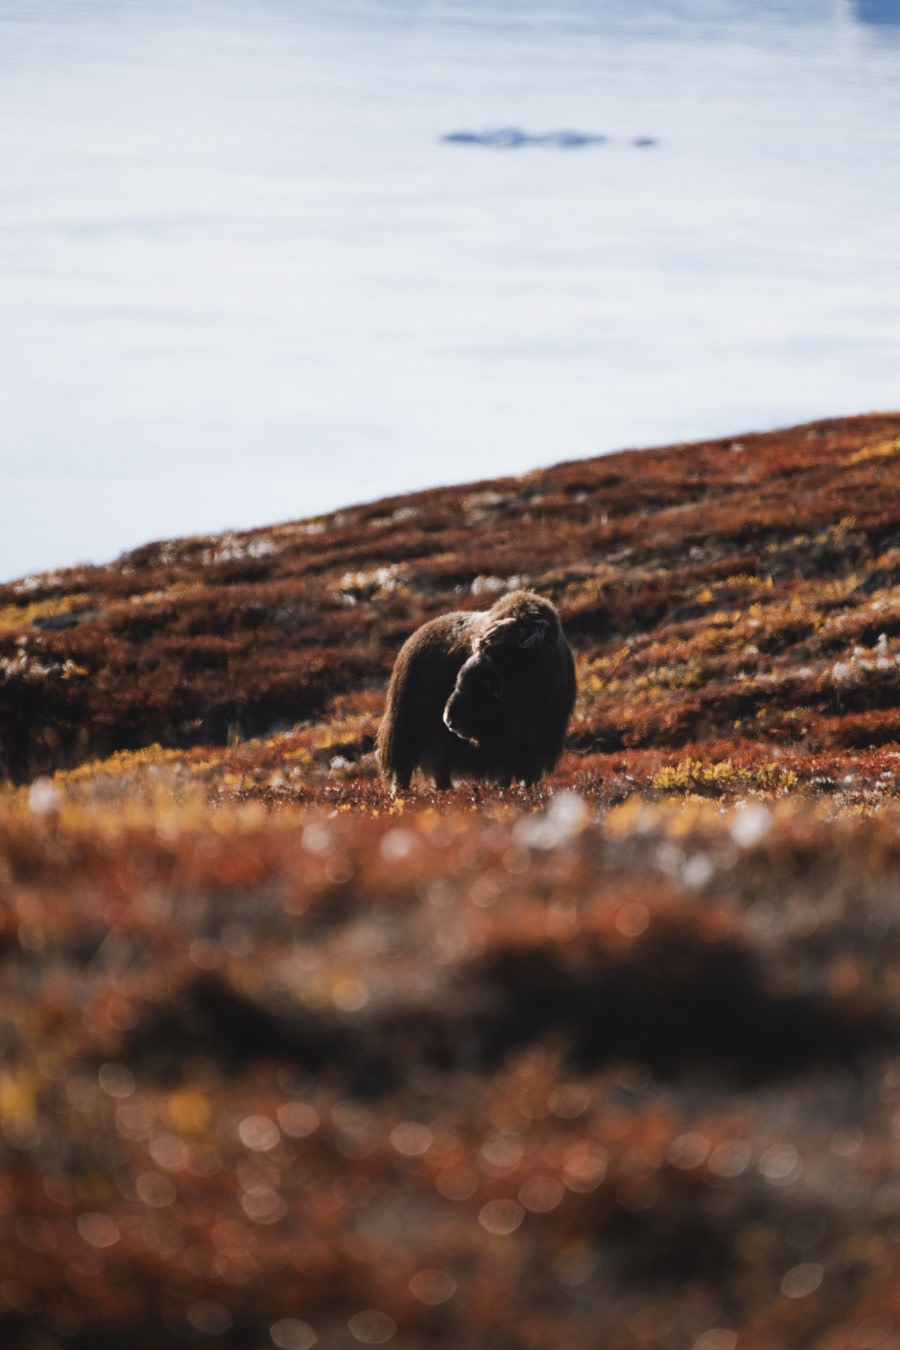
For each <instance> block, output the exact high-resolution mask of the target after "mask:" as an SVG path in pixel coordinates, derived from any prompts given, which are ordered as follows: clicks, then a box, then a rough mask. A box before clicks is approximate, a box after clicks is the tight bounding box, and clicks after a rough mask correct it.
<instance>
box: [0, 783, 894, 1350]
mask: <svg viewBox="0 0 900 1350" xmlns="http://www.w3.org/2000/svg"><path fill="white" fill-rule="evenodd" d="M897 826H898V815H897V812H896V810H895V809H891V808H885V809H883V810H882V811H880V812H879V813H878V814H877V815H874V816H871V817H868V818H861V817H855V816H846V817H844V818H836V817H835V815H834V813H833V812H832V813H831V814H830V815H828V816H826V815H825V814H824V812H823V813H821V814H819V813H817V812H816V811H811V810H810V809H809V808H808V806H804V807H798V806H796V805H793V804H792V803H791V802H788V801H784V802H779V803H776V804H775V805H772V806H764V805H762V804H761V803H759V802H752V803H748V804H747V805H745V806H744V807H743V808H737V809H734V810H730V811H725V812H723V811H722V810H721V808H720V806H719V805H717V804H715V803H704V802H698V801H695V802H693V803H689V804H687V805H684V804H683V803H679V804H678V805H677V806H674V805H673V806H666V805H663V806H657V807H647V806H644V805H640V804H639V803H637V802H632V803H630V804H628V805H626V806H623V807H620V808H618V809H616V810H614V811H613V812H611V813H610V814H608V815H607V816H606V817H602V818H601V817H599V816H597V815H596V814H595V813H594V812H592V811H591V810H590V809H589V808H587V807H586V806H585V803H584V801H583V800H582V799H580V798H578V797H576V796H574V795H572V794H565V793H563V794H561V795H559V796H557V797H556V798H555V799H554V801H553V803H552V804H551V805H550V807H549V808H548V809H547V810H546V811H544V812H543V813H539V814H528V813H522V812H521V811H520V810H517V809H516V808H515V807H514V806H511V805H510V804H509V803H507V802H504V801H502V800H500V799H494V800H491V801H484V802H482V803H481V808H480V811H479V813H478V814H477V815H476V814H473V812H472V811H470V810H465V809H463V810H456V809H454V808H453V807H452V806H451V807H447V808H446V809H443V810H440V811H437V810H435V809H433V808H432V807H431V806H428V805H424V806H423V805H412V806H410V805H404V806H402V807H400V808H397V809H395V810H394V811H393V812H391V813H388V812H385V813H384V814H383V815H381V816H377V815H375V814H371V813H367V812H359V811H352V812H340V811H337V812H334V811H328V812H325V811H322V810H319V809H312V810H307V811H302V812H301V811H298V810H295V809H287V810H284V811H282V812H278V813H275V814H271V813H269V812H267V811H265V810H263V809H261V808H260V807H259V806H258V805H257V806H250V807H247V806H244V807H236V806H234V805H227V804H226V805H222V806H220V807H219V809H217V810H216V811H210V810H209V809H208V808H207V807H206V806H205V804H204V803H203V801H202V799H201V800H199V801H198V802H197V803H196V804H194V805H189V804H185V803H182V804H180V805H179V804H175V805H173V804H172V803H169V804H168V805H165V804H164V803H163V802H162V801H158V802H157V804H156V805H155V806H147V805H143V804H129V803H128V802H127V801H126V802H124V803H123V802H122V800H119V801H113V802H111V803H109V805H108V806H107V807H105V808H104V807H102V806H101V805H99V804H98V802H97V801H93V802H92V803H90V804H89V805H88V806H86V807H85V806H81V805H78V804H77V803H73V802H72V801H71V800H69V799H68V798H67V796H66V794H65V791H64V788H63V786H62V781H60V783H58V784H57V785H56V786H52V785H49V784H46V783H41V784H37V785H36V786H35V787H34V788H33V789H32V791H31V793H30V794H29V795H28V796H26V795H25V794H16V796H15V797H13V796H11V795H8V796H7V797H6V799H5V800H4V801H3V802H2V804H0V944H2V947H0V953H2V961H3V976H4V991H5V992H4V1055H5V1058H4V1067H3V1070H2V1072H0V1194H2V1196H3V1199H4V1205H3V1212H4V1214H5V1215H6V1216H7V1217H6V1219H4V1221H3V1222H4V1224H5V1228H4V1241H3V1242H2V1244H0V1329H2V1330H3V1331H4V1332H5V1333H6V1334H7V1336H8V1338H9V1343H10V1344H17V1345H18V1344H21V1345H23V1346H28V1347H30V1346H31V1345H34V1346H38V1345H40V1346H50V1347H52V1350H57V1347H62V1346H63V1345H66V1346H70V1347H73V1346H74V1347H75V1350H103V1348H104V1347H107V1346H110V1347H111V1346H113V1345H119V1344H122V1342H123V1340H127V1341H128V1342H129V1343H131V1344H133V1345H135V1346H136V1347H139V1348H140V1350H144V1348H145V1347H146V1350H153V1347H157V1346H170V1345H173V1344H178V1343H181V1342H182V1341H185V1342H188V1343H190V1342H193V1343H195V1344H198V1343H199V1344H202V1345H210V1346H211V1345H213V1344H215V1345H218V1346H224V1347H228V1348H229V1350H231V1347H234V1350H239V1348H240V1347H247V1346H259V1345H264V1344H267V1343H274V1344H279V1341H278V1339H273V1338H277V1337H279V1336H280V1337H282V1338H286V1343H287V1344H288V1345H291V1344H307V1345H312V1344H313V1343H314V1342H313V1341H312V1340H311V1339H310V1336H315V1338H316V1341H315V1343H316V1344H318V1345H320V1346H323V1347H325V1350H348V1347H350V1346H354V1345H358V1344H360V1343H362V1344H372V1343H388V1344H395V1345H398V1346H402V1347H404V1348H405V1350H418V1347H423V1348H424V1347H426V1346H432V1345H440V1344H459V1345H466V1346H472V1347H475V1350H481V1347H485V1350H486V1347H488V1346H496V1345H497V1344H498V1343H499V1344H503V1345H506V1346H509V1347H512V1350H519V1348H520V1347H521V1350H529V1348H531V1347H538V1346H541V1347H543V1346H550V1347H555V1350H562V1348H563V1347H564V1346H565V1347H575V1348H576V1350H595V1347H596V1345H597V1344H598V1337H600V1338H601V1339H602V1343H603V1344H604V1345H609V1346H612V1347H616V1348H617V1350H638V1347H658V1346H662V1347H668V1348H669V1350H682V1347H684V1348H685V1350H686V1348H687V1347H691V1346H694V1345H695V1344H696V1343H697V1342H698V1340H699V1339H700V1338H701V1337H703V1336H707V1337H712V1333H713V1332H714V1331H715V1332H717V1333H718V1335H719V1340H718V1341H715V1339H714V1338H712V1339H711V1340H709V1344H722V1345H728V1346H737V1347H739V1350H749V1348H750V1347H753V1348H754V1350H756V1348H757V1347H759V1350H762V1347H767V1350H772V1348H773V1347H776V1348H777V1347H785V1350H787V1348H788V1347H794V1346H798V1345H810V1346H816V1347H820V1350H844V1348H846V1350H850V1347H851V1346H852V1347H854V1350H856V1348H857V1347H858V1346H859V1345H860V1343H861V1342H862V1343H864V1342H865V1337H866V1336H870V1337H871V1336H876V1335H881V1334H882V1333H883V1335H884V1336H885V1337H888V1338H889V1337H890V1335H891V1331H890V1328H891V1327H892V1326H894V1325H900V1316H898V1314H900V1308H898V1305H897V1288H898V1283H897V1275H898V1270H900V1262H898V1255H900V1232H898V1229H897V1224H896V1176H897V1169H898V1165H900V1144H898V1133H897V1130H896V1128H895V1125H896V1121H897V1120H898V1119H900V1083H898V1079H897V1074H896V1071H895V1057H896V1050H897V1042H898V1034H900V1027H898V1023H897V1011H896V990H897V987H898V983H900V943H898V940H897V939H898V924H900V915H898V911H897V895H898V893H900V831H898V828H897ZM885 1327H886V1328H888V1330H887V1331H884V1328H885ZM270 1328H272V1329H273V1330H272V1335H270ZM382 1335H383V1336H384V1338H385V1339H384V1340H383V1341H375V1340H373V1339H372V1337H374V1336H379V1337H381V1336H382ZM873 1343H874V1344H877V1343H878V1342H877V1340H876V1341H875V1342H873ZM887 1343H889V1340H888V1342H887Z"/></svg>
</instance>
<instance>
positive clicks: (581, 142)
mask: <svg viewBox="0 0 900 1350" xmlns="http://www.w3.org/2000/svg"><path fill="white" fill-rule="evenodd" d="M609 139H610V138H609V137H608V136H602V135H595V134H594V133H593V132H590V131H570V130H561V131H545V132H542V133H540V134H538V135H534V134H533V133H532V132H530V131H523V130H522V129H521V127H500V128H499V129H498V130H496V131H448V132H447V133H446V134H445V135H444V136H442V137H441V140H442V141H446V142H448V143H449V144H451V145H487V146H491V147H492V148H494V149H497V150H517V149H518V148H519V146H522V145H551V146H556V148H557V149H559V150H580V149H582V148H583V147H584V146H586V145H607V144H608V143H609ZM631 144H632V145H637V146H646V145H658V144H659V142H658V141H657V140H656V137H655V136H635V137H634V139H633V140H632V141H631Z"/></svg>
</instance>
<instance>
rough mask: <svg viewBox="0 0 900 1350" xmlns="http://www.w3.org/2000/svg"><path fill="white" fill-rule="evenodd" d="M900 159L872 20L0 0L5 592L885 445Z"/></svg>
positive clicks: (750, 8)
mask: <svg viewBox="0 0 900 1350" xmlns="http://www.w3.org/2000/svg"><path fill="white" fill-rule="evenodd" d="M509 127H513V128H518V129H519V130H521V131H524V132H528V133H531V134H534V135H545V134H546V133H549V132H555V131H559V130H564V129H568V130H574V131H578V132H581V133H585V134H591V135H605V136H606V137H608V138H609V139H608V141H607V142H606V143H603V144H590V145H585V146H583V147H581V148H565V147H562V146H559V145H554V144H534V143H529V144H525V145H521V146H519V147H518V148H503V147H495V146H486V145H481V144H477V143H476V144H459V143H448V142H444V141H442V140H441V138H442V137H443V136H445V135H446V134H447V133H451V132H459V131H471V132H476V133H479V134H480V133H484V132H492V131H496V130H498V129H501V128H509ZM641 136H647V137H652V138H655V139H656V140H657V141H658V143H657V144H656V145H653V146H645V147H642V148H640V147H636V146H635V145H633V144H632V141H633V139H634V138H635V137H641ZM898 147H900V0H858V3H850V0H784V2H783V3H776V0H648V2H647V3H642V0H616V2H615V3H614V2H613V0H607V2H606V3H603V2H602V0H596V2H595V3H588V0H581V3H578V0H559V2H558V3H555V4H540V3H524V2H523V3H512V2H510V3H501V2H500V0H479V3H477V4H476V3H472V4H468V3H451V2H450V0H445V3H437V0H435V2H433V3H427V2H426V0H394V2H393V3H391V2H390V0H329V2H328V3H326V2H325V0H315V2H311V0H305V2H304V3H299V2H296V3H295V2H293V0H254V2H253V3H250V0H244V2H240V0H215V3H212V2H209V3H207V2H205V0H147V2H146V3H134V2H133V3H130V4H127V5H125V4H122V3H121V0H40V3H38V0H29V2H28V3H26V0H0V471H2V480H0V488H2V500H0V579H4V578H10V577H13V576H17V575H21V574H23V573H26V572H29V571H32V570H38V569H45V568H48V567H52V566H57V565H62V564H66V563H70V562H74V561H76V560H80V559H87V560H91V561H103V560H105V559H107V558H109V557H112V556H114V555H115V554H116V553H117V552H119V551H120V550H122V549H125V548H128V547H132V546H135V545H137V544H139V543H142V542H144V541H146V540H148V539H150V538H158V537H162V536H170V535H173V534H179V533H198V532H205V531H217V530H220V529H223V528H226V527H233V526H238V527H239V526H251V525H261V524H266V523H270V522H274V521H276V520H283V519H288V518H293V517H298V516H303V515H308V514H311V513H314V512H319V511H323V510H327V509H329V508H333V507H336V506H340V505H345V504H348V503H350V502H352V501H359V500H362V499H365V498H369V497H374V496H378V495H382V494H384V493H388V492H395V491H404V490H407V489H412V488H415V487H419V486H426V485H431V484H436V483H442V482H449V481H462V480H466V479H469V478H474V477H479V476H487V475H494V474H498V473H504V472H511V471H521V470H527V469H529V468H532V467H535V466H538V465H542V464H548V463H552V462H555V461H557V460H560V459H563V458H573V457H577V456H582V455H589V454H596V453H599V452H604V451H608V450H613V449H617V448H620V447H623V446H626V445H649V444H659V443H665V442H669V441H673V440H676V439H677V440H686V439H692V438H696V437H700V436H705V435H712V434H732V433H738V432H741V431H746V430H750V429H764V428H768V427H773V426H776V425H782V424H786V423H790V422H795V421H801V420H804V419H807V418H811V417H818V416H826V415H831V414H845V413H854V412H863V411H869V410H872V409H874V408H886V407H893V408H896V407H898V406H900V380H898V372H900V266H898V244H900V226H898V221H900V153H898Z"/></svg>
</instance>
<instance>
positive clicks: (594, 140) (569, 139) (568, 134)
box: [535, 131, 609, 150]
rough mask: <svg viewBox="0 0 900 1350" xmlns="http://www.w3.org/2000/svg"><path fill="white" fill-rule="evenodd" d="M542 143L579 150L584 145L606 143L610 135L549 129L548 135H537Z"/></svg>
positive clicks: (564, 148)
mask: <svg viewBox="0 0 900 1350" xmlns="http://www.w3.org/2000/svg"><path fill="white" fill-rule="evenodd" d="M535 140H538V141H540V142H541V144H542V145H558V146H559V147H560V149H562V150H579V149H580V148H581V147H582V146H583V145H605V144H606V142H607V141H608V140H609V137H608V136H594V135H592V134H591V133H590V132H584V131H548V132H547V134H546V136H536V137H535Z"/></svg>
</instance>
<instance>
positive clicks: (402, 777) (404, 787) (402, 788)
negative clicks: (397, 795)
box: [391, 767, 413, 792]
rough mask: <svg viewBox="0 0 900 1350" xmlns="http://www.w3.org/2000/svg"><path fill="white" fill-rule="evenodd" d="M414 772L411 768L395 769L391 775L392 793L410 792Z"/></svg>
mask: <svg viewBox="0 0 900 1350" xmlns="http://www.w3.org/2000/svg"><path fill="white" fill-rule="evenodd" d="M412 772H413V771H412V769H411V768H405V767H404V768H402V769H394V771H393V773H392V774H391V791H392V792H408V791H409V785H410V782H411V781H412Z"/></svg>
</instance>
